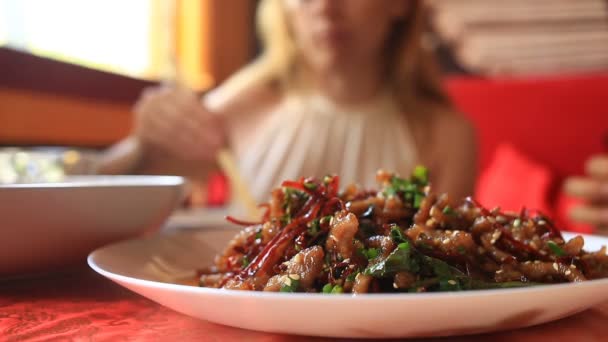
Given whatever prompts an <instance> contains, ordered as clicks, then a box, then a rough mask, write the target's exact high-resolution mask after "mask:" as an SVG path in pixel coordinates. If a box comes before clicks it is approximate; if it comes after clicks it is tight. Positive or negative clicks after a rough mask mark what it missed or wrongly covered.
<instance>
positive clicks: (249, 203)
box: [165, 18, 260, 221]
mask: <svg viewBox="0 0 608 342" xmlns="http://www.w3.org/2000/svg"><path fill="white" fill-rule="evenodd" d="M172 19H174V18H172ZM168 25H169V26H172V27H173V28H175V23H174V22H170V23H169V24H168ZM173 37H175V35H173ZM171 45H172V49H170V50H171V51H170V53H169V64H170V65H169V67H170V69H169V75H167V77H166V79H165V81H166V82H168V83H171V84H175V85H176V86H177V87H179V88H183V89H190V88H189V87H188V86H187V83H186V82H185V81H184V80H185V78H184V77H183V74H182V69H181V68H180V66H179V58H178V56H177V49H176V47H175V46H174V44H171ZM216 162H217V164H218V166H219V168H220V170H221V171H222V172H223V173H224V175H225V176H226V177H227V178H228V183H229V184H230V192H231V196H230V198H231V199H232V200H233V201H236V203H240V204H241V205H242V207H243V208H242V209H244V210H245V213H246V215H247V219H248V220H251V221H257V220H259V219H260V212H259V209H258V206H257V202H256V201H255V199H254V197H253V195H252V194H251V192H250V190H249V187H248V186H247V183H246V182H245V181H244V179H243V177H242V176H241V173H240V172H239V169H238V167H237V163H236V161H235V158H234V156H233V153H232V151H231V150H230V149H229V148H223V149H221V150H220V151H219V152H218V153H217V156H216Z"/></svg>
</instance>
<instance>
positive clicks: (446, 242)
mask: <svg viewBox="0 0 608 342" xmlns="http://www.w3.org/2000/svg"><path fill="white" fill-rule="evenodd" d="M442 243H443V244H444V245H447V244H448V243H450V239H443V241H442Z"/></svg>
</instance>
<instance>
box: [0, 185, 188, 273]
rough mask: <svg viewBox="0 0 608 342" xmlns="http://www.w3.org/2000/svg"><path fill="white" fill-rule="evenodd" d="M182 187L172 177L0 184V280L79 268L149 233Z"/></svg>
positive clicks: (177, 198) (174, 201)
mask: <svg viewBox="0 0 608 342" xmlns="http://www.w3.org/2000/svg"><path fill="white" fill-rule="evenodd" d="M183 184H184V180H183V178H181V177H172V176H75V177H67V178H66V179H64V180H63V181H61V182H57V183H36V184H34V183H29V184H8V185H0V275H3V276H6V275H16V274H24V273H30V272H40V271H47V270H50V269H52V268H57V267H64V266H67V265H69V264H74V263H84V261H85V260H86V256H87V254H88V253H89V252H90V251H91V250H93V249H95V248H98V247H99V246H102V245H104V244H107V243H110V242H114V241H117V240H121V239H125V238H130V237H134V236H137V235H138V234H141V233H144V232H149V231H154V230H156V229H158V228H159V227H160V226H161V224H162V222H163V221H164V220H165V219H166V218H167V217H168V216H169V214H170V213H171V211H172V210H173V209H175V207H176V205H177V204H178V203H179V201H180V199H181V197H182V189H183Z"/></svg>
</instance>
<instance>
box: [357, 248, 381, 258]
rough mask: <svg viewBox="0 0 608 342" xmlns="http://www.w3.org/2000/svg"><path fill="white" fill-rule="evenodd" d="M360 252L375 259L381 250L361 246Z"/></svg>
mask: <svg viewBox="0 0 608 342" xmlns="http://www.w3.org/2000/svg"><path fill="white" fill-rule="evenodd" d="M358 252H359V254H361V255H362V256H364V257H365V258H366V259H367V260H371V259H374V258H375V257H377V256H378V254H380V252H379V251H378V249H377V248H370V249H365V248H359V249H358Z"/></svg>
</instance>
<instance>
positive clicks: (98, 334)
mask: <svg viewBox="0 0 608 342" xmlns="http://www.w3.org/2000/svg"><path fill="white" fill-rule="evenodd" d="M556 300H559V298H556ZM404 324H407V322H404ZM607 336H608V303H605V304H602V305H600V306H597V307H595V308H593V309H591V310H588V311H586V312H583V313H581V314H578V315H576V316H573V317H570V318H566V319H563V320H561V321H557V322H553V323H550V324H545V325H542V326H537V327H532V328H527V329H520V330H514V331H508V332H503V333H497V334H491V335H480V336H473V337H465V338H459V339H450V341H454V340H456V341H484V340H491V341H493V342H498V341H535V342H538V341H557V340H559V341H564V340H571V341H606V339H607V338H608V337H607ZM0 340H2V341H4V340H6V341H23V340H25V341H194V340H196V341H310V340H312V339H311V338H307V337H295V336H285V335H276V334H265V333H258V332H253V331H246V330H241V329H235V328H230V327H225V326H220V325H217V324H212V323H208V322H205V321H201V320H197V319H194V318H190V317H187V316H184V315H182V314H179V313H176V312H173V311H171V310H169V309H166V308H164V307H162V306H160V305H158V304H156V303H154V302H151V301H149V300H147V299H145V298H143V297H141V296H139V295H137V294H134V293H131V292H130V291H128V290H126V289H123V288H121V287H119V286H118V285H115V284H114V283H112V282H110V281H108V280H106V279H105V278H103V277H101V276H99V275H97V274H94V273H93V272H92V271H90V270H79V271H76V272H71V273H67V274H65V273H64V274H55V275H52V276H47V277H42V278H30V279H21V280H10V281H2V282H0ZM319 340H331V339H319ZM332 341H335V340H332Z"/></svg>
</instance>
